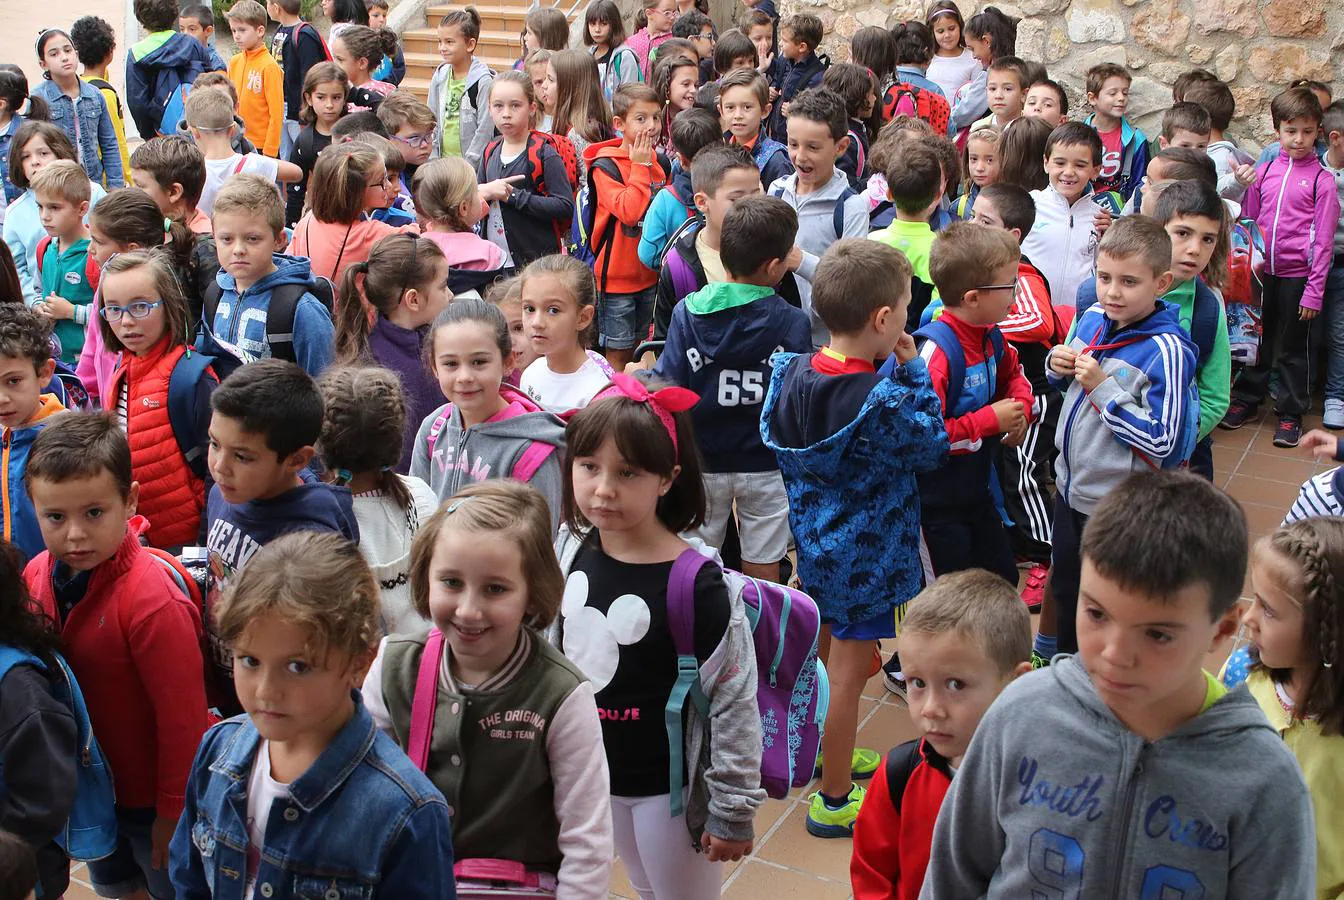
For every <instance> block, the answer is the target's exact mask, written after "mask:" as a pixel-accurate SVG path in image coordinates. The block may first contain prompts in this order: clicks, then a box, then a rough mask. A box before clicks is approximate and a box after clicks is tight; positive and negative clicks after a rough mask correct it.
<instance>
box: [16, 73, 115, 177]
mask: <svg viewBox="0 0 1344 900" xmlns="http://www.w3.org/2000/svg"><path fill="white" fill-rule="evenodd" d="M33 93H34V94H35V95H36V96H38V97H41V98H42V99H43V100H45V101H47V105H48V106H50V107H51V121H52V122H53V123H54V124H56V125H59V126H61V128H62V129H63V130H64V131H65V133H66V134H68V135H69V136H70V143H72V144H74V145H75V150H76V151H78V153H79V164H80V165H81V166H83V167H84V171H85V172H88V173H89V180H90V181H92V182H93V183H94V184H104V178H103V176H104V175H106V176H107V178H106V183H105V186H106V187H107V188H108V189H109V190H111V189H112V188H119V187H124V186H125V184H126V174H125V173H124V172H122V171H121V146H120V145H119V144H118V143H117V132H116V130H115V129H114V128H113V127H112V116H111V115H110V114H109V113H108V111H107V103H106V102H105V101H104V100H103V93H102V91H100V90H98V89H97V88H96V87H94V86H93V85H91V84H89V83H88V82H86V81H80V82H79V103H78V113H79V136H78V138H76V136H75V113H76V103H75V101H74V100H71V99H70V98H69V97H67V96H66V95H65V92H64V91H62V90H61V89H60V88H59V87H57V86H56V83H55V82H54V81H43V82H42V83H40V84H38V85H37V86H36V87H34V88H33Z"/></svg>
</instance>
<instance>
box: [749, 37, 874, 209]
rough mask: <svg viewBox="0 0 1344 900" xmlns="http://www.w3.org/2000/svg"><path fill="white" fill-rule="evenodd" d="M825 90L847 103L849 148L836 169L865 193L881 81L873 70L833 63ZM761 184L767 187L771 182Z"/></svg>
mask: <svg viewBox="0 0 1344 900" xmlns="http://www.w3.org/2000/svg"><path fill="white" fill-rule="evenodd" d="M821 86H822V87H824V88H826V89H827V90H830V91H835V92H836V93H837V94H839V95H840V99H842V100H844V101H845V113H846V115H847V116H848V119H849V122H848V125H849V134H848V135H847V136H848V137H849V146H848V147H846V148H845V152H844V153H843V154H842V155H841V156H840V158H839V159H838V160H836V161H835V165H836V168H838V169H840V170H841V171H842V172H844V173H845V174H846V175H848V176H849V186H850V187H852V188H853V189H854V190H856V191H861V190H863V189H864V187H865V186H866V185H867V182H868V148H869V146H870V144H871V142H872V136H871V135H870V134H869V131H868V123H869V120H871V119H872V118H873V111H874V108H875V107H876V106H877V79H876V78H875V77H874V76H873V73H872V70H871V69H865V68H864V67H863V66H860V65H858V64H857V63H833V64H832V65H831V66H830V67H829V68H827V69H826V74H825V75H823V76H822V77H821ZM761 180H762V183H764V182H765V181H766V180H767V179H765V178H764V177H763V178H762V179H761ZM770 180H773V179H770Z"/></svg>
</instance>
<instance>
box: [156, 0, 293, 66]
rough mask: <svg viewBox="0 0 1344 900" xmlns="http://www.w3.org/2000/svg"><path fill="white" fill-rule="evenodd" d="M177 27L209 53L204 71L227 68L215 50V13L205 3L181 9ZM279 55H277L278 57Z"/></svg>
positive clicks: (226, 64)
mask: <svg viewBox="0 0 1344 900" xmlns="http://www.w3.org/2000/svg"><path fill="white" fill-rule="evenodd" d="M177 24H178V27H179V28H181V30H182V33H183V34H185V35H188V36H189V37H193V38H195V39H196V40H197V41H200V43H201V46H203V47H204V48H205V52H206V53H208V54H209V55H210V68H209V69H207V70H206V71H210V72H214V71H221V72H222V71H225V70H226V69H228V67H229V66H228V63H226V62H224V58H223V57H221V56H220V55H219V52H218V51H216V50H215V13H214V10H213V9H211V8H210V7H209V6H206V5H205V4H198V5H195V6H187V7H184V8H183V10H182V15H181V16H179V17H178V20H177ZM278 58H279V57H277V59H278Z"/></svg>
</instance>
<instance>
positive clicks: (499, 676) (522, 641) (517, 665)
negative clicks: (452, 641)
mask: <svg viewBox="0 0 1344 900" xmlns="http://www.w3.org/2000/svg"><path fill="white" fill-rule="evenodd" d="M534 643H535V640H534V638H533V637H532V632H531V631H530V630H528V629H527V628H523V629H521V630H519V632H518V643H517V644H515V645H514V648H513V652H512V653H510V654H509V658H508V659H506V660H504V665H502V666H500V667H499V671H497V672H496V673H495V674H493V675H491V676H490V677H489V678H487V679H485V681H483V682H481V683H480V684H474V685H470V686H467V685H463V684H458V682H457V679H455V678H454V677H453V672H452V666H451V665H450V664H449V658H450V657H451V656H452V653H453V651H452V648H451V647H450V646H449V644H448V638H447V637H445V638H444V639H443V655H442V656H441V657H440V658H439V684H440V685H441V686H442V687H444V688H445V689H446V690H447V691H448V693H450V694H459V695H460V694H461V693H462V692H463V691H470V692H471V693H474V694H484V693H488V692H490V691H497V690H500V689H501V688H504V687H506V686H508V685H509V684H510V683H512V682H513V680H514V679H515V678H517V677H518V674H519V673H520V672H522V670H523V668H524V666H525V664H526V663H527V660H528V659H529V658H530V657H531V656H532V647H533V644H534Z"/></svg>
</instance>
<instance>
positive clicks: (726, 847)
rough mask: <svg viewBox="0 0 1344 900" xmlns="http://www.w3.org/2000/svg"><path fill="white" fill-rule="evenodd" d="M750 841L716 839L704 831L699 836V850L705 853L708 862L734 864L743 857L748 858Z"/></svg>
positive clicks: (750, 846) (751, 845)
mask: <svg viewBox="0 0 1344 900" xmlns="http://www.w3.org/2000/svg"><path fill="white" fill-rule="evenodd" d="M752 847H753V843H752V842H751V841H726V840H724V839H723V838H716V837H715V836H714V835H712V834H710V833H709V832H708V831H706V832H705V833H704V834H702V835H701V836H700V849H702V850H704V851H705V855H706V856H707V857H709V861H710V862H735V861H736V860H739V859H741V858H742V857H744V856H750V855H751V851H752Z"/></svg>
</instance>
